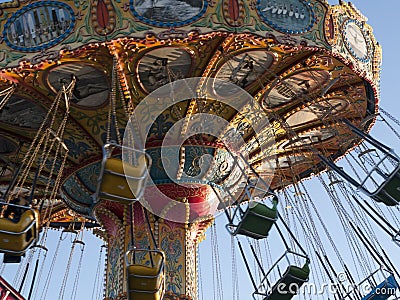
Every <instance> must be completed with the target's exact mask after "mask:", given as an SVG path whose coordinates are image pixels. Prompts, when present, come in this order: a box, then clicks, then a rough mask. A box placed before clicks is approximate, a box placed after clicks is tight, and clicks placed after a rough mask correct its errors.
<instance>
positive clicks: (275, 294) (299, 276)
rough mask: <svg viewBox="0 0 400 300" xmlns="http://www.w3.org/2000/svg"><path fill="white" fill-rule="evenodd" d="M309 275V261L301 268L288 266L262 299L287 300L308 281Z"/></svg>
mask: <svg viewBox="0 0 400 300" xmlns="http://www.w3.org/2000/svg"><path fill="white" fill-rule="evenodd" d="M309 275H310V268H309V263H308V262H306V263H305V264H304V266H303V267H302V268H299V267H297V266H292V265H290V266H288V268H287V269H286V271H285V273H284V274H283V276H282V277H281V278H280V279H279V280H278V281H277V282H276V283H275V284H274V286H273V287H272V289H271V292H270V293H269V294H268V295H267V296H266V297H265V298H264V300H289V299H292V298H293V297H294V296H295V295H296V294H297V293H298V291H299V289H300V287H301V286H302V285H303V284H304V283H305V282H307V281H308V278H309Z"/></svg>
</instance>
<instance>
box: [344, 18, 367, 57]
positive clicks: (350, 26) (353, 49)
mask: <svg viewBox="0 0 400 300" xmlns="http://www.w3.org/2000/svg"><path fill="white" fill-rule="evenodd" d="M344 40H345V44H346V47H347V49H348V50H349V51H350V53H351V54H352V55H353V56H354V57H355V58H357V59H358V60H367V59H368V54H369V53H368V52H369V51H368V44H367V41H366V39H365V36H364V32H363V30H362V29H361V27H360V26H359V25H358V23H357V22H355V21H353V20H351V21H348V22H347V23H346V24H345V27H344Z"/></svg>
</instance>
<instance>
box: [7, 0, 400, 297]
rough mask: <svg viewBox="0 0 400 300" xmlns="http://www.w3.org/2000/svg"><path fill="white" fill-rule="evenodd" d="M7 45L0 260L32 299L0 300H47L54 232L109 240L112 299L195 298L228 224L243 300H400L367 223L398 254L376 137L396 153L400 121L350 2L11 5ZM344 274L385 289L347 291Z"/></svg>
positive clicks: (389, 187)
mask: <svg viewBox="0 0 400 300" xmlns="http://www.w3.org/2000/svg"><path fill="white" fill-rule="evenodd" d="M0 29H1V32H2V39H1V42H0V97H1V98H0V141H1V142H0V193H1V194H0V198H1V202H0V207H1V218H0V252H1V253H3V265H8V264H20V265H22V264H24V267H23V268H22V269H25V272H28V269H31V270H32V271H31V272H32V274H33V275H32V278H33V279H32V286H31V288H30V290H29V292H28V293H26V295H25V294H24V295H21V289H20V290H19V291H18V290H17V288H16V287H15V286H14V287H12V285H10V284H9V283H7V282H6V281H4V280H3V279H2V278H1V281H0V287H1V288H0V291H2V294H1V296H3V295H6V296H3V297H5V298H1V299H45V298H46V294H44V295H45V296H43V293H42V295H41V296H40V293H35V284H36V287H37V286H38V285H39V282H38V281H39V279H40V278H41V280H44V278H43V277H44V276H42V277H40V276H39V275H40V274H41V268H40V266H39V267H38V265H39V263H38V262H37V263H36V265H35V263H34V257H36V256H35V255H37V257H39V256H40V255H45V253H46V252H47V250H48V249H47V243H48V232H49V231H51V230H53V229H54V228H58V229H60V228H61V230H62V232H63V233H65V234H74V236H75V238H74V240H73V246H74V247H76V249H79V248H84V246H85V243H84V241H83V238H82V236H83V231H84V230H90V231H92V232H93V234H95V235H96V236H97V237H98V238H99V239H101V240H103V241H104V243H105V246H104V247H103V248H104V252H106V262H105V265H104V266H98V270H97V272H96V274H100V273H102V269H103V267H104V274H105V278H104V288H102V293H101V297H100V299H107V300H116V299H120V300H122V299H129V300H160V299H165V300H177V299H180V300H184V299H193V300H197V299H199V281H200V280H199V268H200V267H201V266H200V262H199V259H198V247H199V244H200V242H201V241H203V240H204V239H205V238H206V236H205V232H206V230H207V229H208V228H209V227H212V226H213V224H214V220H215V216H216V215H217V214H223V216H221V217H223V218H224V219H225V224H226V229H227V230H226V231H225V234H227V235H231V236H232V237H233V238H234V239H235V245H234V247H236V246H237V247H238V248H237V250H238V255H239V256H240V257H241V260H242V262H243V266H244V268H243V270H245V271H246V272H248V273H249V279H250V282H251V284H252V287H253V288H254V292H253V294H252V295H246V296H245V297H246V299H247V298H250V297H251V296H252V297H253V298H254V299H263V300H266V299H268V300H277V299H278V300H279V299H282V300H286V299H292V298H294V297H300V296H296V295H298V294H300V293H299V292H300V289H301V287H302V286H303V285H304V284H305V283H309V282H330V283H332V284H334V286H335V287H336V290H335V291H336V292H335V294H334V297H333V298H332V299H359V300H366V299H394V298H393V297H394V296H395V295H396V294H397V295H398V294H399V285H398V283H397V281H398V280H399V279H400V278H399V273H398V271H397V270H396V266H395V264H394V263H393V261H392V260H393V259H392V258H391V257H390V256H389V255H387V253H386V252H385V250H384V249H383V248H382V247H381V246H380V244H379V241H378V239H376V238H375V232H374V229H372V227H371V225H370V224H372V223H375V224H376V226H378V227H379V229H378V230H380V231H382V232H383V234H385V236H387V238H388V239H392V240H393V241H394V242H395V243H397V244H398V245H400V234H399V228H400V222H399V220H398V216H399V212H398V203H399V201H400V195H399V193H398V191H399V189H400V175H399V174H400V173H399V170H400V157H399V156H398V155H397V154H396V153H395V150H393V149H392V148H391V147H390V145H385V144H384V143H382V142H380V141H379V137H373V136H371V135H370V134H369V131H370V129H371V128H372V126H373V125H374V124H375V123H378V122H379V123H380V124H382V125H383V126H386V128H387V131H388V132H392V133H393V134H394V135H395V137H396V138H399V137H400V135H399V134H398V130H399V128H398V127H399V124H400V123H399V122H398V121H397V120H396V119H395V118H394V117H393V116H392V115H391V114H389V113H388V112H387V111H385V110H383V109H382V108H381V107H380V106H378V102H379V95H380V90H379V82H380V66H381V47H380V46H379V43H378V42H377V41H376V40H375V38H374V36H373V33H372V28H371V27H370V26H369V25H368V24H367V18H366V17H365V16H364V15H363V14H362V13H361V12H360V11H359V10H357V8H356V7H354V5H352V4H351V3H346V2H344V1H340V3H339V4H338V5H330V4H328V2H327V1H326V0H307V1H306V0H276V1H270V0H257V1H250V0H216V1H213V0H130V1H120V0H118V1H109V0H94V1H81V0H73V1H72V0H65V1H30V0H25V1H22V0H8V1H7V0H6V1H2V3H0ZM311 177H317V178H318V180H319V181H320V183H321V185H322V186H323V188H324V189H325V190H326V192H327V196H326V198H327V199H328V200H330V201H331V202H332V203H333V205H334V207H335V209H336V210H335V212H336V213H337V215H338V216H339V218H340V221H341V222H340V224H337V226H343V228H345V230H346V231H345V238H344V237H343V239H344V242H345V243H347V244H348V245H349V247H350V248H351V249H355V250H357V251H355V252H356V253H355V255H354V257H353V259H352V261H345V260H344V259H343V256H342V254H341V253H340V252H339V251H336V246H335V243H334V242H333V241H332V239H331V230H335V228H328V227H327V226H326V224H325V223H324V220H323V218H321V217H320V216H319V213H318V209H316V206H315V205H314V203H315V202H318V201H319V200H320V199H312V197H311V196H310V195H309V193H308V191H307V188H306V187H305V183H304V179H307V178H311ZM316 180H317V179H316ZM288 207H291V208H292V211H293V213H291V214H287V213H286V210H285V208H288ZM346 207H348V209H346ZM375 230H376V229H375ZM304 240H307V243H304ZM322 240H324V241H325V240H327V241H328V242H322ZM214 241H215V236H214ZM260 245H266V246H265V247H264V246H262V247H261V246H260ZM103 248H102V251H103ZM261 248H262V249H261ZM328 248H329V249H333V250H330V251H331V252H333V253H334V256H335V258H334V259H333V258H328V256H327V255H326V253H327V252H326V251H328V250H327V249H328ZM260 249H261V250H260ZM263 249H264V250H263ZM272 249H273V251H275V252H276V251H277V252H279V253H280V255H279V256H278V257H277V258H276V259H269V257H270V256H269V255H268V252H269V251H272ZM41 253H42V254H41ZM29 260H30V261H29ZM69 265H70V262H68V265H67V269H66V272H68V271H69ZM217 265H218V264H217ZM234 267H235V268H236V265H234ZM93 269H94V270H93V274H94V273H95V267H94V268H93ZM217 269H218V268H217ZM340 270H344V272H345V274H346V275H347V278H349V280H350V281H351V283H354V285H353V286H362V285H363V284H366V283H368V284H370V285H371V287H372V288H371V289H370V291H369V292H365V293H364V292H360V290H359V289H357V288H354V289H346V288H345V287H344V285H343V284H342V282H341V280H340V279H339V278H338V273H339V272H340ZM23 273H24V272H22V271H21V274H23ZM214 273H215V275H216V276H217V277H218V274H220V273H221V270H215V272H214ZM49 274H51V273H49ZM96 276H97V275H96ZM203 276H204V274H203ZM47 279H48V280H46V283H47V282H49V280H51V275H49V277H48V278H47ZM24 281H25V276H23V278H21V280H20V282H21V286H22V285H23V284H24ZM76 281H78V280H76ZM217 281H218V280H217ZM356 283H357V285H356ZM25 284H26V283H25ZM99 286H101V284H99ZM45 287H46V286H45ZM293 287H295V288H293ZM47 288H48V285H47ZM63 289H64V290H65V285H64V286H62V288H61V290H62V295H60V297H59V299H63V297H64V290H63ZM218 289H221V288H218ZM383 289H384V290H385V293H383V294H382V293H381V292H380V291H381V290H383ZM32 291H33V292H32ZM60 293H61V292H60ZM1 296H0V297H1ZM49 297H52V295H49ZM75 297H78V299H79V295H75ZM302 297H304V296H302ZM331 297H332V296H331ZM326 298H328V296H326V297H325V299H326ZM218 299H222V298H221V297H220V298H218ZM304 299H305V298H304Z"/></svg>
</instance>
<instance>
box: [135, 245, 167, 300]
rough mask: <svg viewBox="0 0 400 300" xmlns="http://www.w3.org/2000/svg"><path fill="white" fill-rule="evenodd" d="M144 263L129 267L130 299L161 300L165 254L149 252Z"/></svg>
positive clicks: (143, 260)
mask: <svg viewBox="0 0 400 300" xmlns="http://www.w3.org/2000/svg"><path fill="white" fill-rule="evenodd" d="M133 255H135V254H133ZM150 255H151V259H150ZM147 258H148V259H147ZM142 262H146V263H143V264H142V263H133V264H129V265H128V266H127V274H128V295H129V297H128V299H130V300H132V299H143V300H160V299H161V297H162V295H163V294H164V277H165V274H164V254H163V253H162V252H160V251H151V252H148V253H146V255H145V257H144V258H143V259H142Z"/></svg>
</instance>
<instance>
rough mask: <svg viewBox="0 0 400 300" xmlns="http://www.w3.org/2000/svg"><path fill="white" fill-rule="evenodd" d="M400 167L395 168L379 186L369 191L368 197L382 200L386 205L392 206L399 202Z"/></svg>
mask: <svg viewBox="0 0 400 300" xmlns="http://www.w3.org/2000/svg"><path fill="white" fill-rule="evenodd" d="M399 169H400V167H399V168H397V169H396V170H395V171H394V172H392V174H391V175H390V176H389V177H388V178H387V180H386V181H385V182H384V183H383V184H382V185H381V186H380V188H379V189H378V190H377V191H375V192H373V193H370V195H369V196H370V197H371V198H373V199H374V200H375V201H377V202H382V203H384V204H386V205H388V206H394V205H397V204H399V202H400V170H399Z"/></svg>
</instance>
